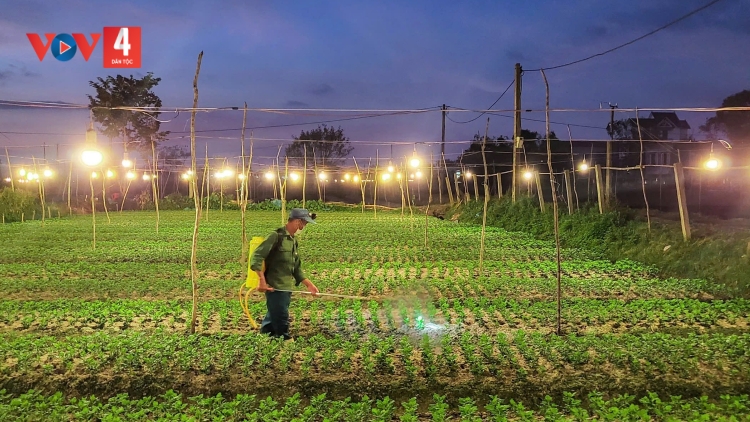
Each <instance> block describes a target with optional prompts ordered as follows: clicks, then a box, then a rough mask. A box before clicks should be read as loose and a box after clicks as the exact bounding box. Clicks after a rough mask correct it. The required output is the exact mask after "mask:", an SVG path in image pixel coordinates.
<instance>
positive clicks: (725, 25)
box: [0, 0, 750, 164]
mask: <svg viewBox="0 0 750 422" xmlns="http://www.w3.org/2000/svg"><path fill="white" fill-rule="evenodd" d="M706 2H707V0H659V1H653V0H608V1H594V0H566V1H551V0H549V1H546V0H545V1H542V0H533V1H524V2H521V1H500V0H495V1H489V0H475V1H455V0H454V1H442V0H431V1H391V0H385V1H369V2H365V1H351V0H350V1H344V0H341V1H334V0H329V1H315V2H312V1H311V2H296V1H274V2H263V1H239V0H238V1H221V2H209V1H127V0H119V1H117V2H95V1H83V0H69V1H67V2H64V4H61V3H58V2H43V1H35V0H22V1H15V0H5V1H4V2H3V5H2V8H1V9H0V10H1V12H0V100H29V101H64V102H70V103H79V104H80V103H84V104H85V103H87V99H86V94H90V93H92V89H91V88H90V87H89V86H88V81H90V80H93V79H95V78H96V77H98V76H102V77H103V76H106V75H116V74H117V73H123V74H125V75H129V74H133V75H136V76H139V75H143V74H145V73H146V72H149V71H151V72H154V74H155V75H156V76H158V77H161V78H162V82H161V84H160V85H159V86H158V87H157V88H156V93H157V94H158V95H160V97H161V98H162V100H163V102H164V106H165V107H170V106H179V107H190V106H192V99H193V93H192V79H193V74H194V72H195V63H196V58H197V55H198V53H199V52H200V51H201V50H203V51H204V57H203V64H202V69H201V75H200V79H199V89H200V99H199V106H203V107H225V106H239V107H241V106H242V103H243V101H247V103H248V107H251V108H252V107H258V108H261V107H267V108H336V109H344V108H352V109H421V108H428V107H439V106H440V105H442V104H447V105H449V106H453V107H462V108H468V109H485V108H487V107H489V106H490V104H492V103H493V101H495V100H496V99H497V98H498V96H499V95H500V93H502V92H503V90H505V88H506V87H507V86H508V85H509V84H510V83H511V81H512V79H513V66H514V63H516V62H520V63H521V64H522V66H523V67H524V68H525V69H534V68H539V67H550V66H554V65H557V64H560V63H564V62H568V61H571V60H575V59H578V58H582V57H585V56H588V55H591V54H594V53H597V52H600V51H603V50H606V49H608V48H611V47H614V46H616V45H618V44H621V43H623V42H626V41H629V40H631V39H633V38H636V37H638V36H640V35H643V34H644V33H646V32H648V31H651V30H653V29H655V28H657V27H659V26H661V25H663V24H665V23H667V22H669V21H671V20H673V19H675V18H677V17H679V16H681V15H683V14H685V13H687V12H689V11H691V10H693V9H695V8H697V7H699V6H701V5H702V4H704V3H706ZM748 22H750V2H749V1H747V0H723V1H721V2H719V3H718V4H716V5H714V6H712V7H710V8H709V9H707V10H705V11H703V12H701V13H700V14H698V15H695V16H693V17H691V18H689V19H687V20H685V21H683V22H681V23H679V24H677V25H675V26H673V27H670V28H668V29H666V30H664V31H661V32H659V33H657V34H655V35H653V36H651V37H648V38H646V39H644V40H642V41H639V42H637V43H635V44H633V45H630V46H627V47H625V48H623V49H620V50H618V51H616V52H614V53H611V54H608V55H605V56H603V57H598V58H594V59H592V60H589V61H586V62H584V63H581V64H577V65H573V66H569V67H566V68H562V69H559V70H550V71H548V73H547V76H548V79H549V83H550V90H551V106H552V107H553V108H576V109H598V108H599V106H600V103H603V104H604V106H605V107H606V106H607V102H613V103H617V104H619V106H621V107H625V108H633V107H713V106H718V105H720V103H721V100H722V99H723V98H724V97H726V96H728V95H730V94H733V93H735V92H738V91H741V90H743V89H750V70H749V69H750V55H748V54H747V52H748V45H750V24H748ZM121 25H128V26H140V27H141V28H142V43H143V55H142V67H141V68H140V69H133V70H130V69H121V70H120V69H104V68H103V67H102V42H101V41H100V42H99V44H98V45H97V47H96V49H95V50H94V53H93V55H92V56H91V58H90V59H89V61H88V62H86V61H84V60H83V58H82V57H81V54H80V52H79V53H78V54H77V55H76V57H75V58H73V59H72V60H71V61H68V62H60V61H57V60H55V59H54V58H53V57H52V55H51V53H48V54H47V56H46V58H45V60H44V61H42V62H40V61H39V59H38V58H37V56H36V54H35V53H34V50H33V49H32V47H31V45H30V43H29V40H28V39H27V37H26V33H28V32H31V33H38V34H43V33H45V32H51V33H73V32H84V33H86V34H88V33H91V32H99V33H100V32H102V27H104V26H121ZM523 83H524V89H523V99H522V101H523V108H524V109H532V108H533V109H540V108H544V84H543V81H542V78H541V75H540V73H539V72H526V73H525V75H524V78H523ZM512 107H513V95H512V89H511V90H510V91H509V92H508V93H507V94H506V95H505V96H504V97H503V98H502V99H501V100H500V101H499V102H498V103H497V104H496V105H495V106H494V107H493V108H494V109H510V108H512ZM645 115H647V113H642V116H645ZM679 115H680V117H681V118H684V119H687V120H688V121H689V123H690V124H691V125H692V127H693V131H694V134H695V136H696V137H697V138H701V136H702V135H701V134H700V133H699V132H698V130H697V127H698V125H699V124H701V123H703V121H704V120H705V119H706V118H707V117H709V116H710V114H706V113H703V114H701V113H679ZM350 116H351V115H350V114H346V113H320V112H306V113H304V115H300V113H299V112H297V113H293V114H286V115H285V114H269V113H260V112H255V113H250V114H249V115H248V127H258V126H269V125H286V124H297V123H304V122H316V121H325V120H332V119H339V118H345V117H350ZM476 116H477V113H466V112H452V113H450V115H449V117H450V118H451V119H453V120H457V121H465V120H469V119H471V118H474V117H476ZM632 116H633V113H629V114H624V113H623V114H620V115H618V116H617V118H623V117H632ZM524 117H529V118H535V119H544V114H543V113H524ZM162 118H163V119H172V118H173V120H172V122H171V123H169V124H166V125H163V126H162V128H164V129H168V130H172V131H174V132H181V131H183V130H189V123H188V122H189V114H187V113H182V114H180V115H179V116H176V117H175V116H174V114H173V113H165V114H163V115H162ZM490 118H491V120H490V134H491V135H493V136H497V135H501V134H502V135H511V133H512V120H511V119H509V118H506V117H501V116H490ZM440 120H441V119H440V113H439V112H431V113H423V114H416V115H407V116H396V117H393V116H392V117H378V118H370V119H362V120H351V121H342V122H335V123H332V124H333V125H335V126H337V125H340V126H341V127H342V128H343V129H344V131H345V133H346V134H347V135H348V136H349V137H350V139H351V140H352V142H353V143H355V146H356V149H355V154H356V155H357V156H358V157H359V156H362V157H369V156H371V155H374V154H375V149H376V148H377V149H379V152H380V155H381V157H383V156H385V157H388V156H389V155H390V153H391V146H389V145H388V143H393V142H399V143H401V142H403V143H411V142H429V143H433V144H432V147H430V146H429V145H427V144H419V145H417V150H418V151H419V152H420V153H421V154H428V153H429V152H430V151H433V152H436V153H438V152H439V150H440V149H439V145H438V144H437V143H436V142H439V141H440ZM552 120H553V121H555V122H564V123H571V124H577V125H589V126H596V127H599V128H601V129H593V128H584V127H579V126H571V131H572V134H573V137H574V138H577V139H604V138H606V136H607V135H606V132H605V131H604V130H603V128H604V127H605V126H606V124H607V122H608V120H609V113H599V112H586V113H562V112H559V113H553V114H552ZM87 121H88V113H87V112H86V111H70V110H49V109H28V108H20V109H19V108H11V107H7V106H0V132H25V133H28V132H34V133H45V134H44V135H30V134H23V133H4V134H0V147H4V146H8V147H12V148H9V151H10V155H11V156H12V157H13V158H12V159H13V160H14V161H16V160H18V161H25V160H26V159H30V157H31V156H32V155H34V156H36V157H40V156H41V155H42V149H41V148H39V147H38V146H39V145H41V144H42V143H46V144H48V145H56V144H60V147H59V148H60V157H59V158H60V159H61V160H65V159H67V158H68V157H69V156H70V154H71V153H70V151H72V148H73V145H75V144H76V143H80V142H81V141H82V140H83V134H84V131H85V128H86V123H87ZM485 122H486V118H485V117H482V118H479V119H477V120H475V121H474V122H472V123H469V124H457V123H454V122H452V121H450V120H449V121H448V122H447V135H446V138H447V140H448V141H452V142H458V141H467V140H469V139H471V138H472V137H473V135H474V134H475V133H477V132H482V133H483V132H484V125H485ZM241 123H242V112H241V111H229V112H228V111H223V112H214V113H201V114H199V116H198V121H197V129H198V130H210V129H235V128H239V127H241ZM316 126H317V125H315V124H311V125H300V126H290V127H281V128H279V127H277V128H265V129H261V128H258V129H254V135H255V137H256V138H258V141H257V142H256V157H258V156H260V158H259V159H258V161H259V162H267V161H268V157H271V156H275V155H276V150H277V148H278V145H279V144H280V142H282V141H280V140H283V142H285V143H287V142H289V140H291V138H292V136H294V135H297V134H299V132H300V130H303V129H305V130H308V129H312V128H314V127H316ZM524 127H525V128H528V129H532V130H537V131H540V132H543V130H544V124H543V123H540V122H533V121H527V122H524ZM552 129H553V130H555V131H556V132H557V134H558V135H559V136H561V137H567V128H566V126H565V125H553V127H552ZM200 135H201V136H208V137H214V138H210V139H207V138H199V142H198V148H200V149H201V151H204V150H203V148H204V146H205V143H206V142H208V143H209V154H210V155H212V156H226V157H234V156H237V155H239V146H238V141H237V140H236V139H238V138H239V130H236V131H222V132H202V133H201V134H200ZM179 136H184V135H183V134H179V133H175V134H173V135H172V138H173V139H175V140H172V141H169V142H170V143H169V144H170V145H171V144H178V143H180V142H183V143H184V142H185V141H184V140H179V139H176V138H177V137H179ZM215 137H229V138H235V139H234V140H232V139H217V138H215ZM100 141H106V140H105V139H104V138H103V136H100ZM374 142H382V143H383V144H381V145H378V146H375V145H374V144H373V143H374ZM358 143H360V144H358ZM30 146H31V147H30ZM33 146H37V147H33ZM466 146H467V144H460V143H454V144H450V145H449V146H448V147H447V151H448V152H449V153H450V156H452V157H455V155H457V153H458V152H460V151H461V150H462V149H464V148H465V147H466ZM413 148H414V146H413V144H396V145H395V146H393V154H394V156H402V155H404V154H407V153H410V152H411V150H412V149H413ZM56 151H57V150H56V147H53V148H52V149H51V150H50V149H48V151H47V158H52V159H54V158H55V155H56ZM3 152H4V151H3ZM4 161H5V160H3V162H4ZM3 164H4V163H3Z"/></svg>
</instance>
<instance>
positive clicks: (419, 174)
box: [415, 171, 422, 179]
mask: <svg viewBox="0 0 750 422" xmlns="http://www.w3.org/2000/svg"><path fill="white" fill-rule="evenodd" d="M415 174H416V176H417V179H419V178H420V177H422V172H421V171H417V172H416V173H415Z"/></svg>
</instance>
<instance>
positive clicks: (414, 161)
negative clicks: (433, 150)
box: [409, 158, 419, 167]
mask: <svg viewBox="0 0 750 422" xmlns="http://www.w3.org/2000/svg"><path fill="white" fill-rule="evenodd" d="M409 164H411V166H412V167H419V158H412V159H411V161H409Z"/></svg>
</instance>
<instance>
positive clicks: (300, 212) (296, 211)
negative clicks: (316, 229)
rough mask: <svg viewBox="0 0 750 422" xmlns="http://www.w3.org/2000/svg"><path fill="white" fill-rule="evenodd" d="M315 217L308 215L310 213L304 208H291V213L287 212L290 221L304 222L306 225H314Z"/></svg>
mask: <svg viewBox="0 0 750 422" xmlns="http://www.w3.org/2000/svg"><path fill="white" fill-rule="evenodd" d="M315 217H316V215H315V214H310V211H308V210H306V209H304V208H292V211H290V212H289V219H290V220H305V221H307V222H308V223H313V224H315Z"/></svg>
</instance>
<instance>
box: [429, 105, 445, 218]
mask: <svg viewBox="0 0 750 422" xmlns="http://www.w3.org/2000/svg"><path fill="white" fill-rule="evenodd" d="M442 110H443V111H442V113H440V114H442V115H443V135H442V138H441V139H442V142H441V143H440V156H441V157H445V113H446V108H445V104H443V109H442ZM430 165H432V164H430ZM446 176H448V175H447V174H446ZM437 178H438V196H439V197H440V203H441V204H442V203H443V178H442V177H440V164H439V161H438V173H437Z"/></svg>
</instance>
